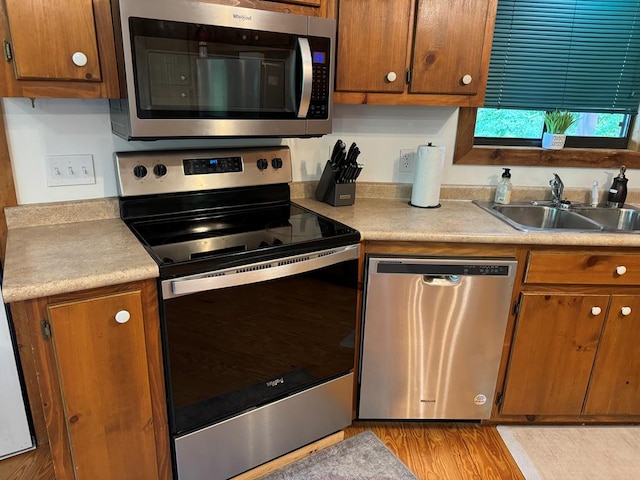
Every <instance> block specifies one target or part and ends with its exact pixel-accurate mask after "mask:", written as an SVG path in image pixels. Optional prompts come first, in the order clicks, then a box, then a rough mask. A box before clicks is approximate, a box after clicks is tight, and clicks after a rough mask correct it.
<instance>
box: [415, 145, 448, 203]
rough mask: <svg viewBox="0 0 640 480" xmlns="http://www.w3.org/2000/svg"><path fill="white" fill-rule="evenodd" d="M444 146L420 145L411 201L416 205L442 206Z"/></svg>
mask: <svg viewBox="0 0 640 480" xmlns="http://www.w3.org/2000/svg"><path fill="white" fill-rule="evenodd" d="M444 151H445V148H444V147H436V146H433V145H431V144H429V145H420V146H419V147H418V151H417V153H416V162H415V170H414V176H413V188H412V190H411V202H410V204H411V205H413V206H414V207H423V208H435V207H439V206H440V183H441V182H442V170H443V168H444Z"/></svg>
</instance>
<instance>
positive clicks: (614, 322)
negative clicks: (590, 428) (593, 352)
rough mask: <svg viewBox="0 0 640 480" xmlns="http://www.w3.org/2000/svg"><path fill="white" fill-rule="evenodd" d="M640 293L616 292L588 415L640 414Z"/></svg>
mask: <svg viewBox="0 0 640 480" xmlns="http://www.w3.org/2000/svg"><path fill="white" fill-rule="evenodd" d="M639 345H640V296H639V295H613V296H612V300H611V308H610V309H609V315H608V316H607V323H606V325H605V328H604V332H603V334H602V339H601V340H600V346H599V347H598V358H597V359H596V364H595V367H594V370H593V375H592V377H591V383H590V386H589V395H588V397H587V403H586V405H585V409H584V413H585V414H586V415H640V355H639V354H638V351H639V350H638V348H639Z"/></svg>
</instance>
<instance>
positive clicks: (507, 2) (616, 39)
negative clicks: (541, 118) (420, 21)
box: [485, 0, 640, 114]
mask: <svg viewBox="0 0 640 480" xmlns="http://www.w3.org/2000/svg"><path fill="white" fill-rule="evenodd" d="M638 95H640V0H618V1H595V0H555V1H553V2H551V1H548V0H546V1H545V0H499V1H498V12H497V16H496V27H495V31H494V39H493V49H492V52H491V62H490V64H489V76H488V79H487V93H486V97H485V107H488V108H518V109H536V110H552V109H556V108H560V109H567V110H572V111H576V112H602V113H632V114H635V113H637V112H638V104H639V102H640V99H639V98H638Z"/></svg>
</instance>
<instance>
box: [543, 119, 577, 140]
mask: <svg viewBox="0 0 640 480" xmlns="http://www.w3.org/2000/svg"><path fill="white" fill-rule="evenodd" d="M576 120H577V118H576V116H575V115H574V114H573V113H571V112H569V111H568V110H554V111H552V112H547V113H545V114H544V124H545V126H546V127H547V131H546V132H544V133H543V134H542V148H550V149H553V150H560V149H561V148H563V147H564V142H565V140H566V139H567V136H566V135H565V133H564V132H566V131H567V129H568V128H569V127H570V126H571V125H573V124H574V123H575V122H576Z"/></svg>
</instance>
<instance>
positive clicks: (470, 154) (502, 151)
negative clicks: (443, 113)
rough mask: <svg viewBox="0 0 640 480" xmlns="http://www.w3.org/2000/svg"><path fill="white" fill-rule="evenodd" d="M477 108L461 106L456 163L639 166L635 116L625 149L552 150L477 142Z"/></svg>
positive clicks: (638, 126)
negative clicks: (475, 137) (475, 139)
mask: <svg viewBox="0 0 640 480" xmlns="http://www.w3.org/2000/svg"><path fill="white" fill-rule="evenodd" d="M477 113H478V109H477V108H475V107H460V109H459V110H458V129H457V132H456V141H455V146H454V153H453V164H454V165H521V166H536V167H542V166H545V167H547V166H557V167H582V168H618V167H620V165H625V166H626V167H627V168H630V169H634V168H640V152H639V151H640V122H638V121H637V119H638V115H636V116H635V117H634V119H633V121H632V122H631V125H630V127H629V129H630V133H629V144H628V146H627V148H626V149H605V148H570V147H565V148H563V149H561V150H550V149H545V148H542V147H507V146H495V145H474V143H473V140H474V133H475V128H476V116H477Z"/></svg>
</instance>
